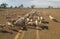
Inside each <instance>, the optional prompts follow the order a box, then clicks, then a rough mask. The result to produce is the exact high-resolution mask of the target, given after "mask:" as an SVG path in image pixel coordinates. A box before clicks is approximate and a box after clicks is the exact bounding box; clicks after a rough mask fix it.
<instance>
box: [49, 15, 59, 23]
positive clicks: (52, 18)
mask: <svg viewBox="0 0 60 39" xmlns="http://www.w3.org/2000/svg"><path fill="white" fill-rule="evenodd" d="M49 18H50V19H51V20H53V21H54V22H58V20H56V19H55V18H54V17H52V16H51V15H49Z"/></svg>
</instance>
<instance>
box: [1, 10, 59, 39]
mask: <svg viewBox="0 0 60 39" xmlns="http://www.w3.org/2000/svg"><path fill="white" fill-rule="evenodd" d="M31 10H33V9H0V24H6V22H7V19H6V17H7V16H11V18H10V19H18V16H21V17H22V16H24V15H25V14H27V13H29V12H31ZM35 10H36V11H37V12H38V13H40V14H41V16H43V17H44V18H45V19H46V20H47V21H48V22H49V24H47V25H48V28H49V30H39V37H40V39H60V23H58V22H54V21H51V20H50V19H49V17H48V16H49V15H52V16H53V17H55V18H56V19H57V20H58V21H59V22H60V9H35ZM18 28H19V27H16V29H17V30H19V29H18ZM9 31H11V30H9ZM13 32H14V33H13V34H9V33H8V34H7V33H1V32H0V39H14V37H15V35H16V33H17V32H15V31H13ZM34 37H35V38H34ZM18 39H20V38H18ZM23 39H36V30H35V29H29V31H26V32H25V34H24V37H23ZM37 39H38V38H37Z"/></svg>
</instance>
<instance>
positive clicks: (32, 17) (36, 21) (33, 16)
mask: <svg viewBox="0 0 60 39" xmlns="http://www.w3.org/2000/svg"><path fill="white" fill-rule="evenodd" d="M8 18H10V17H8ZM18 18H19V17H18ZM49 18H50V20H52V21H55V22H58V21H57V20H56V19H55V18H54V17H53V16H51V15H49ZM48 23H49V22H48V21H46V20H45V19H44V17H42V16H39V15H38V13H37V12H36V11H33V12H31V13H28V14H26V15H25V16H24V17H21V18H19V19H18V20H13V21H12V23H10V22H6V24H0V31H2V30H1V29H4V28H5V27H6V26H9V27H11V28H14V27H15V26H21V29H26V27H27V26H35V27H40V28H41V29H47V30H48V26H45V25H44V24H48ZM6 31H7V30H3V32H6ZM15 31H17V30H15Z"/></svg>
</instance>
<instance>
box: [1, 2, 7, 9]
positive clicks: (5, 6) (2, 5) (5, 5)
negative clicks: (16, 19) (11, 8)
mask: <svg viewBox="0 0 60 39" xmlns="http://www.w3.org/2000/svg"><path fill="white" fill-rule="evenodd" d="M7 5H8V4H6V3H2V4H1V6H0V7H1V8H7Z"/></svg>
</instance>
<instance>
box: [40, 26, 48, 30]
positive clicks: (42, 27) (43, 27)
mask: <svg viewBox="0 0 60 39" xmlns="http://www.w3.org/2000/svg"><path fill="white" fill-rule="evenodd" d="M40 28H41V29H42V30H44V29H47V30H48V26H44V25H42V26H40Z"/></svg>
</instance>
